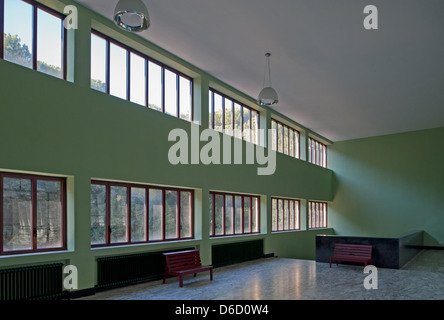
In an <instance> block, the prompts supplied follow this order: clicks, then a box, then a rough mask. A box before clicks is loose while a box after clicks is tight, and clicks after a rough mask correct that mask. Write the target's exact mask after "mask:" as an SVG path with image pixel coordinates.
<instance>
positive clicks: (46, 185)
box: [36, 180, 63, 249]
mask: <svg viewBox="0 0 444 320" xmlns="http://www.w3.org/2000/svg"><path fill="white" fill-rule="evenodd" d="M62 212H63V210H62V184H61V183H60V181H46V180H37V219H36V228H37V248H38V249H45V248H60V247H62V223H63V222H62Z"/></svg>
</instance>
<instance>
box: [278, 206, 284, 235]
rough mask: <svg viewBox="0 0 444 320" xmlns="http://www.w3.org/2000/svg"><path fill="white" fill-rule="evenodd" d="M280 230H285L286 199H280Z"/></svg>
mask: <svg viewBox="0 0 444 320" xmlns="http://www.w3.org/2000/svg"><path fill="white" fill-rule="evenodd" d="M277 224H278V230H284V200H282V199H279V200H278V222H277Z"/></svg>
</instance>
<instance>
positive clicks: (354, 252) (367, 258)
mask: <svg viewBox="0 0 444 320" xmlns="http://www.w3.org/2000/svg"><path fill="white" fill-rule="evenodd" d="M333 261H336V265H338V261H350V262H362V263H364V265H365V266H367V264H371V263H372V246H371V245H364V244H342V243H335V250H334V253H333V256H332V257H330V268H331V263H332V262H333Z"/></svg>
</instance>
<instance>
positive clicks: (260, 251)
mask: <svg viewBox="0 0 444 320" xmlns="http://www.w3.org/2000/svg"><path fill="white" fill-rule="evenodd" d="M263 257H264V241H263V239H260V240H251V241H243V242H230V243H224V244H216V245H212V246H211V258H212V265H213V266H214V267H221V266H224V265H229V264H233V263H239V262H244V261H249V260H253V259H258V258H263Z"/></svg>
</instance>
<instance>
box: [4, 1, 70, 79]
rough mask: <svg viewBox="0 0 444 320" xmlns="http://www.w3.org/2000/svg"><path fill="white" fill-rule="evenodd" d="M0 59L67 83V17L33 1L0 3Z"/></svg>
mask: <svg viewBox="0 0 444 320" xmlns="http://www.w3.org/2000/svg"><path fill="white" fill-rule="evenodd" d="M0 9H2V10H0V12H1V14H2V17H0V29H1V32H0V33H2V34H3V35H2V38H1V40H0V41H1V44H0V47H1V50H0V58H2V59H4V60H7V61H10V62H13V63H16V64H19V65H22V66H24V67H27V68H30V69H34V70H37V71H40V72H43V73H46V74H49V75H52V76H54V77H57V78H61V79H66V41H65V40H66V30H65V28H64V26H63V19H64V18H65V16H64V15H63V14H61V13H58V12H56V11H54V10H52V9H50V8H48V7H46V6H44V5H42V4H40V3H39V2H36V1H32V0H0Z"/></svg>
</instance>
